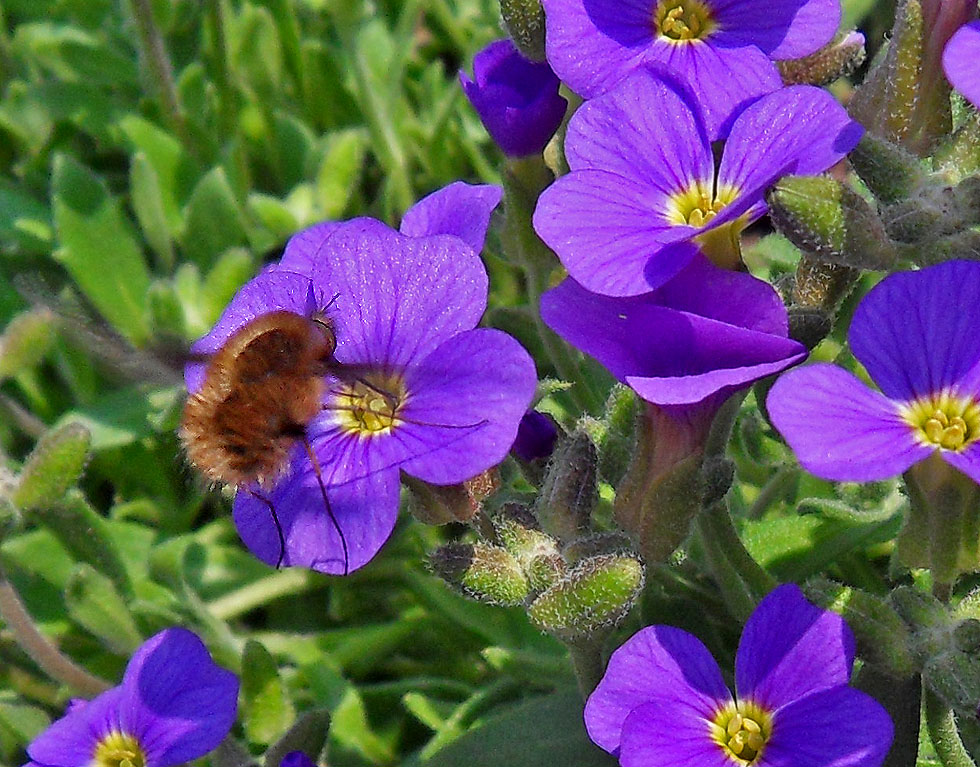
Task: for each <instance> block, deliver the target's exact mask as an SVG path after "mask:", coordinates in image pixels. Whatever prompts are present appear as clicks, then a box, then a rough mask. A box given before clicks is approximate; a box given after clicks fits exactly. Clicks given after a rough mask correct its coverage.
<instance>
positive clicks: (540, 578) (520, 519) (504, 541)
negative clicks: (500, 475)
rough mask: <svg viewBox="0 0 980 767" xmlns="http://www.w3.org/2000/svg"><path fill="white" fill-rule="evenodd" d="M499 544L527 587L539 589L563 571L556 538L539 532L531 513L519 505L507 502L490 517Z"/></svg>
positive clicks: (545, 586)
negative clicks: (510, 504) (507, 554)
mask: <svg viewBox="0 0 980 767" xmlns="http://www.w3.org/2000/svg"><path fill="white" fill-rule="evenodd" d="M493 526H494V529H495V530H496V533H497V538H498V539H499V541H500V543H501V545H502V546H503V547H504V549H506V551H507V552H508V553H509V554H510V555H511V556H512V557H513V558H514V560H515V561H516V562H517V563H518V565H519V566H520V568H521V570H522V572H524V573H525V575H526V576H527V578H528V581H529V583H530V588H531V589H532V590H534V591H542V590H544V589H546V588H548V587H549V586H551V585H552V584H553V583H554V582H555V581H556V580H557V579H558V578H559V577H560V576H561V575H562V574H563V573H564V571H565V562H564V560H563V559H562V556H561V553H560V552H559V547H558V541H556V540H555V539H554V538H552V537H551V536H550V535H548V534H547V533H544V532H542V531H541V530H540V529H539V528H538V526H537V522H536V520H535V519H534V516H533V515H532V514H531V513H530V512H528V511H527V510H525V509H523V508H521V507H514V506H507V507H504V509H502V510H501V511H500V512H498V513H497V514H495V515H494V517H493Z"/></svg>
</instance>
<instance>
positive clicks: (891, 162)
mask: <svg viewBox="0 0 980 767" xmlns="http://www.w3.org/2000/svg"><path fill="white" fill-rule="evenodd" d="M848 157H849V159H850V161H851V166H852V167H853V168H854V171H855V172H856V173H857V174H858V176H859V177H860V178H861V180H862V181H863V182H864V183H865V184H867V185H868V189H870V190H871V192H872V193H873V194H874V196H875V197H877V198H878V200H879V201H881V202H886V203H888V202H897V201H899V200H904V199H905V198H906V197H908V196H909V195H910V194H912V192H913V191H914V190H915V189H916V187H918V186H919V184H920V183H922V179H923V177H924V175H925V174H924V172H923V168H922V161H921V160H920V159H919V158H918V157H916V156H915V155H914V154H912V153H911V152H909V151H908V150H906V149H903V148H902V147H900V146H899V145H898V144H893V143H892V142H891V141H889V140H888V139H886V138H882V137H881V136H876V135H875V134H873V133H865V134H864V136H862V137H861V141H860V143H859V144H858V145H857V146H856V147H855V148H854V149H853V150H852V151H851V154H850V155H848Z"/></svg>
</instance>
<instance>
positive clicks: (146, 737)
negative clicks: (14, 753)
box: [27, 628, 238, 767]
mask: <svg viewBox="0 0 980 767" xmlns="http://www.w3.org/2000/svg"><path fill="white" fill-rule="evenodd" d="M237 706H238V679H237V678H236V677H235V675H234V674H232V673H231V672H230V671H226V670H225V669H223V668H220V667H219V666H216V665H215V664H214V663H213V662H212V660H211V656H210V655H209V654H208V650H207V648H206V647H205V646H204V644H203V643H202V642H201V640H200V639H198V638H197V637H196V636H195V635H194V634H192V633H191V632H190V631H187V630H185V629H181V628H172V629H167V630H166V631H161V632H160V633H159V634H157V635H156V636H154V637H152V638H150V639H148V640H147V641H146V642H144V643H143V645H142V646H141V647H140V648H139V649H138V650H137V651H136V653H135V654H134V655H133V657H132V659H131V660H130V661H129V665H128V666H127V667H126V673H125V675H124V676H123V681H122V684H120V685H119V686H118V687H113V688H112V689H111V690H107V691H106V692H104V693H102V694H101V695H99V696H98V697H97V698H95V699H94V700H92V701H91V702H89V703H84V704H78V703H76V704H75V705H73V706H72V707H71V708H70V709H69V711H68V712H67V713H66V714H65V716H63V717H62V718H61V719H59V720H58V721H56V722H55V723H54V724H52V725H51V726H50V727H48V729H47V730H45V731H44V732H43V733H41V734H40V735H38V736H37V737H36V738H35V739H34V740H33V742H31V744H30V745H29V746H28V747H27V754H28V756H30V758H31V763H32V764H34V765H42V766H43V767H118V765H120V764H124V763H126V762H128V763H130V764H131V765H132V767H168V766H169V765H174V764H183V763H184V762H189V761H191V760H192V759H197V758H198V757H200V756H204V755H205V754H206V753H208V752H209V751H211V750H212V749H213V748H215V747H216V746H217V745H218V744H219V743H220V742H221V741H222V740H223V739H224V737H225V736H226V735H227V734H228V732H229V731H230V730H231V726H232V724H234V722H235V715H236V711H237Z"/></svg>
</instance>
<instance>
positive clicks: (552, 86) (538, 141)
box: [459, 40, 568, 157]
mask: <svg viewBox="0 0 980 767" xmlns="http://www.w3.org/2000/svg"><path fill="white" fill-rule="evenodd" d="M473 75H474V79H472V80H471V79H470V78H469V77H468V76H467V75H466V73H465V72H462V71H461V72H460V73H459V80H460V84H461V85H462V86H463V91H464V92H465V93H466V96H467V98H468V99H469V100H470V103H472V104H473V107H474V108H475V109H476V111H477V113H478V114H479V115H480V120H482V121H483V124H484V126H485V127H486V129H487V132H488V133H489V134H490V135H491V136H492V137H493V140H494V141H495V142H496V143H497V145H498V146H499V147H500V148H501V150H503V152H504V154H507V155H509V156H511V157H523V156H526V155H531V154H537V153H539V152H541V150H543V149H544V148H545V146H546V145H547V143H548V141H549V140H550V139H551V137H552V136H553V135H554V134H555V131H556V130H557V128H558V126H559V125H560V124H561V121H562V119H564V117H565V110H566V108H567V106H568V102H567V101H565V99H564V98H563V97H562V96H560V95H559V94H558V86H559V85H560V84H561V83H560V81H559V80H558V77H557V76H556V75H555V73H554V72H552V71H551V67H550V66H548V64H547V62H536V61H529V60H528V59H526V58H524V57H523V56H522V55H521V54H520V53H519V52H518V50H517V48H516V47H515V46H514V44H513V43H512V42H511V41H510V40H498V41H497V42H494V43H490V45H488V46H487V47H486V48H484V49H483V50H482V51H480V52H479V53H478V54H476V57H475V58H474V59H473Z"/></svg>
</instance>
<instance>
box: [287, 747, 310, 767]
mask: <svg viewBox="0 0 980 767" xmlns="http://www.w3.org/2000/svg"><path fill="white" fill-rule="evenodd" d="M279 767H314V764H313V760H312V759H310V757H308V756H307V755H306V754H304V753H303V752H302V751H290V752H289V753H288V754H286V755H285V756H284V757H283V758H282V761H281V762H279Z"/></svg>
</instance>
